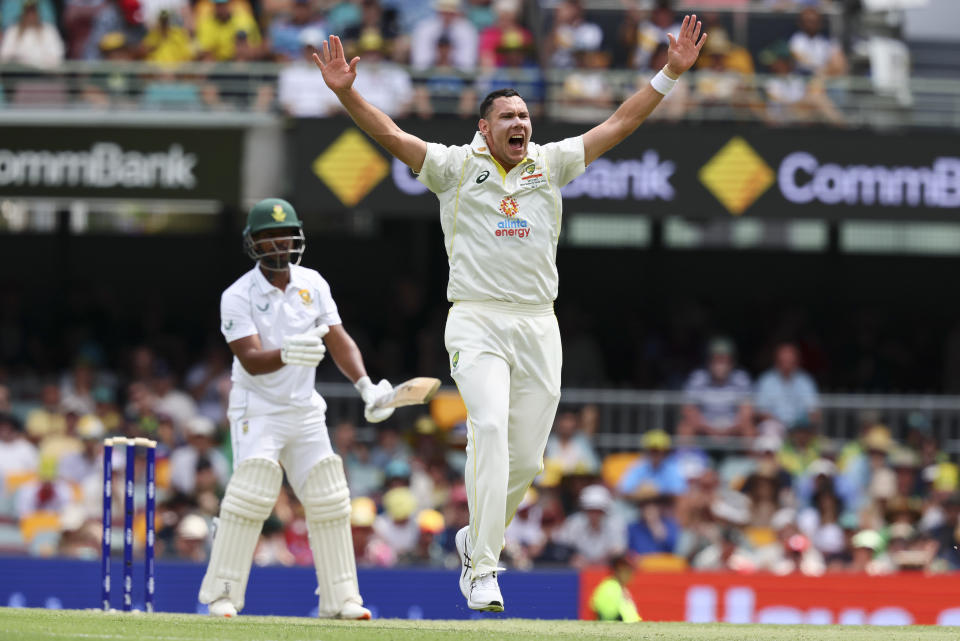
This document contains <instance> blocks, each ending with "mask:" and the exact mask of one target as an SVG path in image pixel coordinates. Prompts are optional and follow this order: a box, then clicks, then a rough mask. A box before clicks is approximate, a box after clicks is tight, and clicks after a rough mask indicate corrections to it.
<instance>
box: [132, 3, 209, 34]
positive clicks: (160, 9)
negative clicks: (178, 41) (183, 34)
mask: <svg viewBox="0 0 960 641" xmlns="http://www.w3.org/2000/svg"><path fill="white" fill-rule="evenodd" d="M139 5H140V20H141V21H142V22H143V24H144V25H155V24H157V22H158V21H159V20H160V14H161V13H164V12H166V13H167V15H168V16H169V19H170V22H171V23H172V24H173V25H175V26H179V27H183V28H185V29H186V30H187V31H188V32H193V31H194V29H195V28H196V25H195V24H194V15H193V10H192V9H191V3H190V2H189V0H139Z"/></svg>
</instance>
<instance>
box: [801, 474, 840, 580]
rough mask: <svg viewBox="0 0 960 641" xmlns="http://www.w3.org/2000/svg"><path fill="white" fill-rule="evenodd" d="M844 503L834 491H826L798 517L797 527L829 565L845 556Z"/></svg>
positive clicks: (818, 494) (819, 493) (819, 494)
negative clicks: (837, 557) (840, 556)
mask: <svg viewBox="0 0 960 641" xmlns="http://www.w3.org/2000/svg"><path fill="white" fill-rule="evenodd" d="M843 510H844V508H843V503H842V502H841V501H840V497H838V496H837V495H836V494H835V493H834V492H833V491H832V490H830V489H824V490H821V491H819V492H818V493H817V494H816V495H815V496H814V497H813V505H812V506H811V507H808V508H806V509H805V510H803V511H802V512H800V515H799V516H798V517H797V526H798V527H799V528H800V531H801V532H803V534H805V535H806V536H807V538H808V539H810V543H811V544H812V545H813V547H815V548H816V549H817V550H818V551H819V552H820V553H821V554H823V556H824V558H825V559H826V560H827V562H828V563H829V562H830V560H831V559H832V558H833V557H836V556H838V555H841V554H843V552H844V550H845V549H846V545H847V541H846V537H845V535H844V533H843V528H842V527H840V517H841V516H842V515H843Z"/></svg>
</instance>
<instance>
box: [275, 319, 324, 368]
mask: <svg viewBox="0 0 960 641" xmlns="http://www.w3.org/2000/svg"><path fill="white" fill-rule="evenodd" d="M328 331H330V328H329V327H327V326H326V325H320V326H318V327H314V328H313V329H311V330H309V331H306V332H304V333H303V334H294V335H293V336H287V337H286V338H284V339H283V344H282V345H281V346H280V360H282V361H283V364H284V365H301V366H303V367H316V366H317V365H318V364H319V363H320V361H322V360H323V357H324V356H325V355H326V353H327V347H326V345H324V344H323V337H324V336H326V334H327V332H328Z"/></svg>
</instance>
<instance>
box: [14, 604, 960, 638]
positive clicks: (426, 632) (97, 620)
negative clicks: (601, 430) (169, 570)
mask: <svg viewBox="0 0 960 641" xmlns="http://www.w3.org/2000/svg"><path fill="white" fill-rule="evenodd" d="M0 639H3V640H4V641H47V640H51V641H61V640H65V639H77V640H78V641H86V640H94V639H105V640H109V641H150V640H156V641H341V640H342V641H414V640H416V641H419V640H421V639H422V640H426V639H430V640H433V639H438V640H450V641H453V640H457V641H481V640H483V641H487V640H497V641H500V640H504V641H527V640H532V639H549V640H550V641H591V640H593V639H638V640H649V641H833V640H834V639H836V640H837V641H886V640H888V639H889V640H890V641H893V640H896V641H914V640H915V641H947V640H950V641H956V640H957V639H960V628H946V627H933V626H913V627H867V626H843V627H841V626H785V625H731V624H723V623H716V624H692V623H637V624H623V623H597V622H594V621H537V620H530V619H491V620H471V621H407V620H400V619H378V620H374V621H321V620H317V619H301V618H294V617H254V616H250V617H245V616H240V617H237V618H235V619H229V620H225V619H213V618H210V617H204V616H198V615H188V614H149V615H147V614H120V613H110V614H106V613H103V612H98V611H83V610H35V609H11V608H0Z"/></svg>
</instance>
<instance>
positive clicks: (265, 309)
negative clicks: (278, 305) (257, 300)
mask: <svg viewBox="0 0 960 641" xmlns="http://www.w3.org/2000/svg"><path fill="white" fill-rule="evenodd" d="M257 309H259V310H260V311H261V312H266V311H267V310H268V309H270V303H267V304H266V305H264V306H263V307H260V306H259V305H257Z"/></svg>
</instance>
